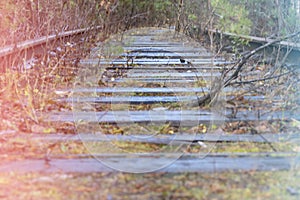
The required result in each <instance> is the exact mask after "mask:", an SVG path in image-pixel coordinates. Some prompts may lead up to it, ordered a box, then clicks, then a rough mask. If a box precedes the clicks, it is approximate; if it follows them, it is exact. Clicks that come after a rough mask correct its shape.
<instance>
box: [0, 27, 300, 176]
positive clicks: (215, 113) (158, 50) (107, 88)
mask: <svg viewBox="0 0 300 200" xmlns="http://www.w3.org/2000/svg"><path fill="white" fill-rule="evenodd" d="M174 34H175V32H173V30H168V29H157V28H145V29H134V30H131V31H127V32H125V33H123V34H120V35H116V36H114V37H111V38H110V39H109V40H107V41H105V42H103V43H99V44H98V46H97V47H95V48H94V49H93V50H92V51H91V54H90V55H89V56H88V57H87V58H85V59H82V60H81V61H80V65H81V67H80V72H79V73H78V76H77V77H76V80H75V83H74V87H73V88H60V89H57V91H56V93H57V94H58V98H57V99H55V101H57V102H60V103H66V104H70V105H71V107H72V111H64V112H53V113H41V114H40V117H41V118H44V120H45V121H48V122H75V124H76V132H77V136H72V137H66V136H63V135H59V134H57V135H52V136H45V137H42V138H41V137H37V136H36V135H35V136H32V137H28V138H27V139H32V138H37V140H39V141H43V142H44V141H57V142H62V141H81V142H82V143H83V145H84V146H85V148H86V149H87V152H86V154H80V155H73V156H72V158H70V159H62V158H55V157H53V158H51V159H48V158H47V162H46V163H47V166H46V165H45V159H44V158H43V159H33V160H23V161H14V162H11V163H9V164H7V165H5V166H2V167H0V171H21V172H28V171H31V172H32V171H41V172H55V171H64V172H81V173H89V172H108V171H124V172H133V173H136V172H138V173H142V172H152V171H159V172H173V173H177V172H207V171H210V172H211V171H213V172H218V171H230V170H242V171H243V170H244V171H250V170H258V171H260V170H289V169H292V168H295V167H296V168H297V167H299V157H298V156H299V155H298V151H299V149H298V148H297V146H298V145H299V142H300V139H299V134H298V133H293V134H288V133H280V130H274V129H273V130H272V129H270V130H268V131H269V133H264V134H260V133H259V131H257V130H255V127H256V126H260V124H261V123H264V122H269V121H274V122H279V121H286V120H291V119H295V120H299V116H297V115H295V112H291V111H289V110H282V109H279V108H282V105H283V104H284V102H283V100H282V98H281V97H280V96H272V98H270V97H269V96H267V95H265V94H263V93H262V94H260V95H257V94H253V93H246V94H245V95H243V98H242V103H237V102H235V103H234V106H233V107H232V105H230V104H228V103H227V102H226V100H228V99H235V97H236V94H237V93H241V94H243V93H242V91H244V90H245V91H247V90H249V88H247V87H233V86H232V87H229V88H225V89H224V90H222V91H221V92H220V93H219V96H218V98H216V99H215V100H214V102H213V104H212V105H210V107H208V106H207V107H199V106H195V104H194V103H192V102H195V101H197V100H198V99H199V98H201V96H203V95H205V94H207V93H208V92H209V91H210V90H211V89H212V88H213V87H214V84H216V83H217V82H218V77H219V76H220V74H221V73H222V70H224V69H226V68H229V67H231V66H232V64H233V63H232V62H229V61H227V60H225V59H224V58H222V57H216V56H215V55H214V54H213V53H211V52H209V51H208V50H207V49H206V48H204V47H203V46H202V45H200V44H198V43H196V42H195V41H192V40H190V39H189V38H187V37H184V36H182V35H177V36H176V37H173V36H174ZM254 75H255V74H254ZM245 76H253V74H250V75H249V74H246V75H245ZM233 101H234V100H233ZM235 107H237V108H238V109H237V110H235ZM266 108H267V109H266ZM270 110H275V111H272V112H270ZM233 124H235V125H236V124H238V126H243V125H245V124H246V125H247V124H248V125H249V124H250V125H249V126H248V127H246V128H245V129H244V132H242V134H240V135H237V134H227V133H225V132H224V131H223V130H222V128H224V126H225V127H226V126H231V125H232V126H234V125H233ZM251 127H252V128H251ZM276 131H277V133H276ZM279 133H280V134H279ZM227 143H230V144H231V145H237V146H238V145H240V144H241V143H243V145H245V147H244V149H242V152H244V153H241V152H236V151H233V150H232V149H226V144H227ZM220 144H222V145H223V146H222V148H223V147H224V149H223V150H220V151H218V148H219V145H220ZM224 144H225V145H224ZM249 144H254V146H255V147H256V149H257V150H256V151H257V152H253V151H252V150H251V149H248V148H249V147H248V145H249ZM261 144H263V145H265V146H264V149H261V150H260V149H259V148H260V145H261ZM277 146H280V148H279V147H278V149H277ZM282 146H288V147H286V148H281V147H282ZM252 147H253V146H252ZM216 149H217V150H216ZM19 166H23V167H19Z"/></svg>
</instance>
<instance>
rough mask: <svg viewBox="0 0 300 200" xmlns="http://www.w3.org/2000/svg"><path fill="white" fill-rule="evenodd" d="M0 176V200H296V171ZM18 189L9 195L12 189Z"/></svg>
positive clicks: (297, 174) (297, 185)
mask: <svg viewBox="0 0 300 200" xmlns="http://www.w3.org/2000/svg"><path fill="white" fill-rule="evenodd" d="M16 175H17V174H14V173H11V174H0V185H1V187H0V196H1V198H5V199H8V200H10V199H24V200H27V199H36V198H39V199H63V198H69V199H231V200H237V199H275V200H276V199H278V200H279V199H291V200H293V199H295V200H296V199H298V198H299V195H300V194H299V192H300V188H299V178H300V174H299V171H296V170H295V171H289V172H286V171H277V172H256V171H252V172H220V173H181V174H168V173H151V174H136V175H135V174H123V173H97V174H94V173H92V174H61V173H54V174H43V173H30V174H18V175H17V176H16ZM16 187H17V188H18V189H17V190H15V189H14V188H16Z"/></svg>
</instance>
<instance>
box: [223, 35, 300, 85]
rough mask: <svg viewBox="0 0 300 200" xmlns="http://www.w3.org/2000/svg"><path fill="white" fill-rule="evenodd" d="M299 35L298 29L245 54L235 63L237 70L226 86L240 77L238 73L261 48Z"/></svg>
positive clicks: (226, 82)
mask: <svg viewBox="0 0 300 200" xmlns="http://www.w3.org/2000/svg"><path fill="white" fill-rule="evenodd" d="M297 35H300V31H298V32H296V33H293V34H291V35H287V36H285V37H281V38H279V39H276V40H273V41H271V42H268V43H266V44H264V45H262V46H260V47H258V48H256V49H254V50H253V51H251V52H249V53H247V54H245V55H244V56H243V57H242V58H241V59H240V60H239V61H238V62H237V63H236V64H235V66H237V67H236V70H235V71H234V73H233V74H232V75H231V76H230V77H229V78H228V79H227V80H226V81H225V82H224V87H227V86H228V85H230V82H231V81H233V80H235V79H236V78H237V77H238V75H239V73H240V71H241V69H242V67H243V66H244V65H245V64H246V62H247V60H248V59H249V58H251V57H252V56H253V55H255V54H256V53H258V52H260V51H261V50H263V49H265V48H267V47H269V46H271V45H273V44H276V43H278V42H281V41H283V40H286V39H289V38H293V37H296V36H297ZM227 72H228V71H227ZM227 72H225V73H227ZM223 77H224V76H223Z"/></svg>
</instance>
